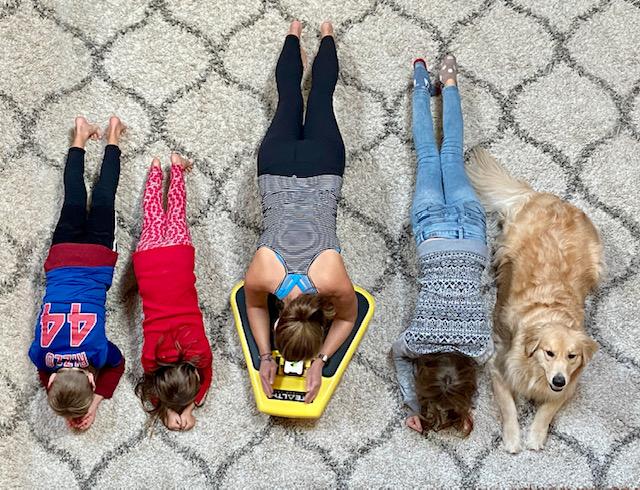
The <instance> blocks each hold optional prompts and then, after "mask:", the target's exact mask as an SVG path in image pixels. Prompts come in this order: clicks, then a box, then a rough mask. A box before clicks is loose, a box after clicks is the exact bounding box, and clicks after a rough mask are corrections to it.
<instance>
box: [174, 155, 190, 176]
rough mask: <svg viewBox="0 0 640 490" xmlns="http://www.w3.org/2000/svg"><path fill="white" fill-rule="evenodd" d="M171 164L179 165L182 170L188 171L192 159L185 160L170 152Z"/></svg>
mask: <svg viewBox="0 0 640 490" xmlns="http://www.w3.org/2000/svg"><path fill="white" fill-rule="evenodd" d="M171 165H179V166H180V167H182V170H183V171H185V172H190V171H191V169H192V168H193V160H187V159H186V158H183V157H182V156H180V155H179V154H178V153H175V152H174V153H172V154H171Z"/></svg>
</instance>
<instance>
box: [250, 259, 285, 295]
mask: <svg viewBox="0 0 640 490" xmlns="http://www.w3.org/2000/svg"><path fill="white" fill-rule="evenodd" d="M284 273H285V272H284V266H283V265H282V264H281V263H280V262H279V261H278V259H277V258H276V257H275V255H274V253H273V252H271V251H270V250H269V249H266V248H260V249H258V250H257V251H256V253H255V254H254V256H253V259H252V260H251V263H250V264H249V268H248V269H247V273H246V275H245V277H244V287H245V290H246V291H250V292H254V293H268V292H272V291H275V289H276V288H277V287H278V284H279V283H280V281H282V277H283V276H284Z"/></svg>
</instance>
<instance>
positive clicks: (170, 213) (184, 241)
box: [136, 165, 191, 252]
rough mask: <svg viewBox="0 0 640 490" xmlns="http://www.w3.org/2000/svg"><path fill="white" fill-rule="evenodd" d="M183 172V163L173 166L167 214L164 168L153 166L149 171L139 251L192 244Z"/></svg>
mask: <svg viewBox="0 0 640 490" xmlns="http://www.w3.org/2000/svg"><path fill="white" fill-rule="evenodd" d="M183 172H184V170H183V169H182V167H181V166H180V165H171V184H170V185H169V194H168V195H167V201H168V203H167V211H166V213H165V211H164V210H163V209H162V169H161V168H160V167H154V166H152V167H151V169H150V170H149V176H148V177H147V185H146V187H145V189H144V203H143V210H144V221H143V223H142V234H141V235H140V241H139V242H138V248H137V249H136V251H138V252H141V251H142V250H149V249H152V248H160V247H168V246H170V245H191V235H190V234H189V227H188V225H187V192H186V190H185V186H184V175H183Z"/></svg>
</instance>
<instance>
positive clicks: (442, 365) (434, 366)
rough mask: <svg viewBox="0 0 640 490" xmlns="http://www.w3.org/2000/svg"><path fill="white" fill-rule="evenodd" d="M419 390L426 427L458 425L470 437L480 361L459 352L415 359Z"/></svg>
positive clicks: (421, 410)
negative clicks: (478, 363)
mask: <svg viewBox="0 0 640 490" xmlns="http://www.w3.org/2000/svg"><path fill="white" fill-rule="evenodd" d="M416 363H417V371H416V394H417V397H418V403H420V418H421V419H422V420H423V421H424V423H423V426H424V431H425V432H428V431H430V430H433V431H436V432H437V431H439V430H442V429H446V428H447V427H455V428H456V429H457V430H459V431H460V432H462V434H463V435H464V437H467V436H468V435H469V434H470V433H471V431H472V430H473V416H472V413H471V412H472V410H473V401H474V397H475V394H476V390H477V388H478V382H477V364H476V361H475V360H473V359H472V358H470V357H468V356H465V355H463V354H459V353H457V352H447V353H442V354H427V355H424V356H422V357H420V358H418V359H417V360H416Z"/></svg>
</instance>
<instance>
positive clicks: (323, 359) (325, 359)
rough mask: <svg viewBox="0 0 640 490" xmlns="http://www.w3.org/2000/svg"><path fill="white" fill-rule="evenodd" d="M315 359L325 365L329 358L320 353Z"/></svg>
mask: <svg viewBox="0 0 640 490" xmlns="http://www.w3.org/2000/svg"><path fill="white" fill-rule="evenodd" d="M316 359H320V360H321V361H322V362H324V363H325V364H326V363H327V361H328V360H329V356H328V355H326V354H322V353H320V354H318V355H317V356H316Z"/></svg>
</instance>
